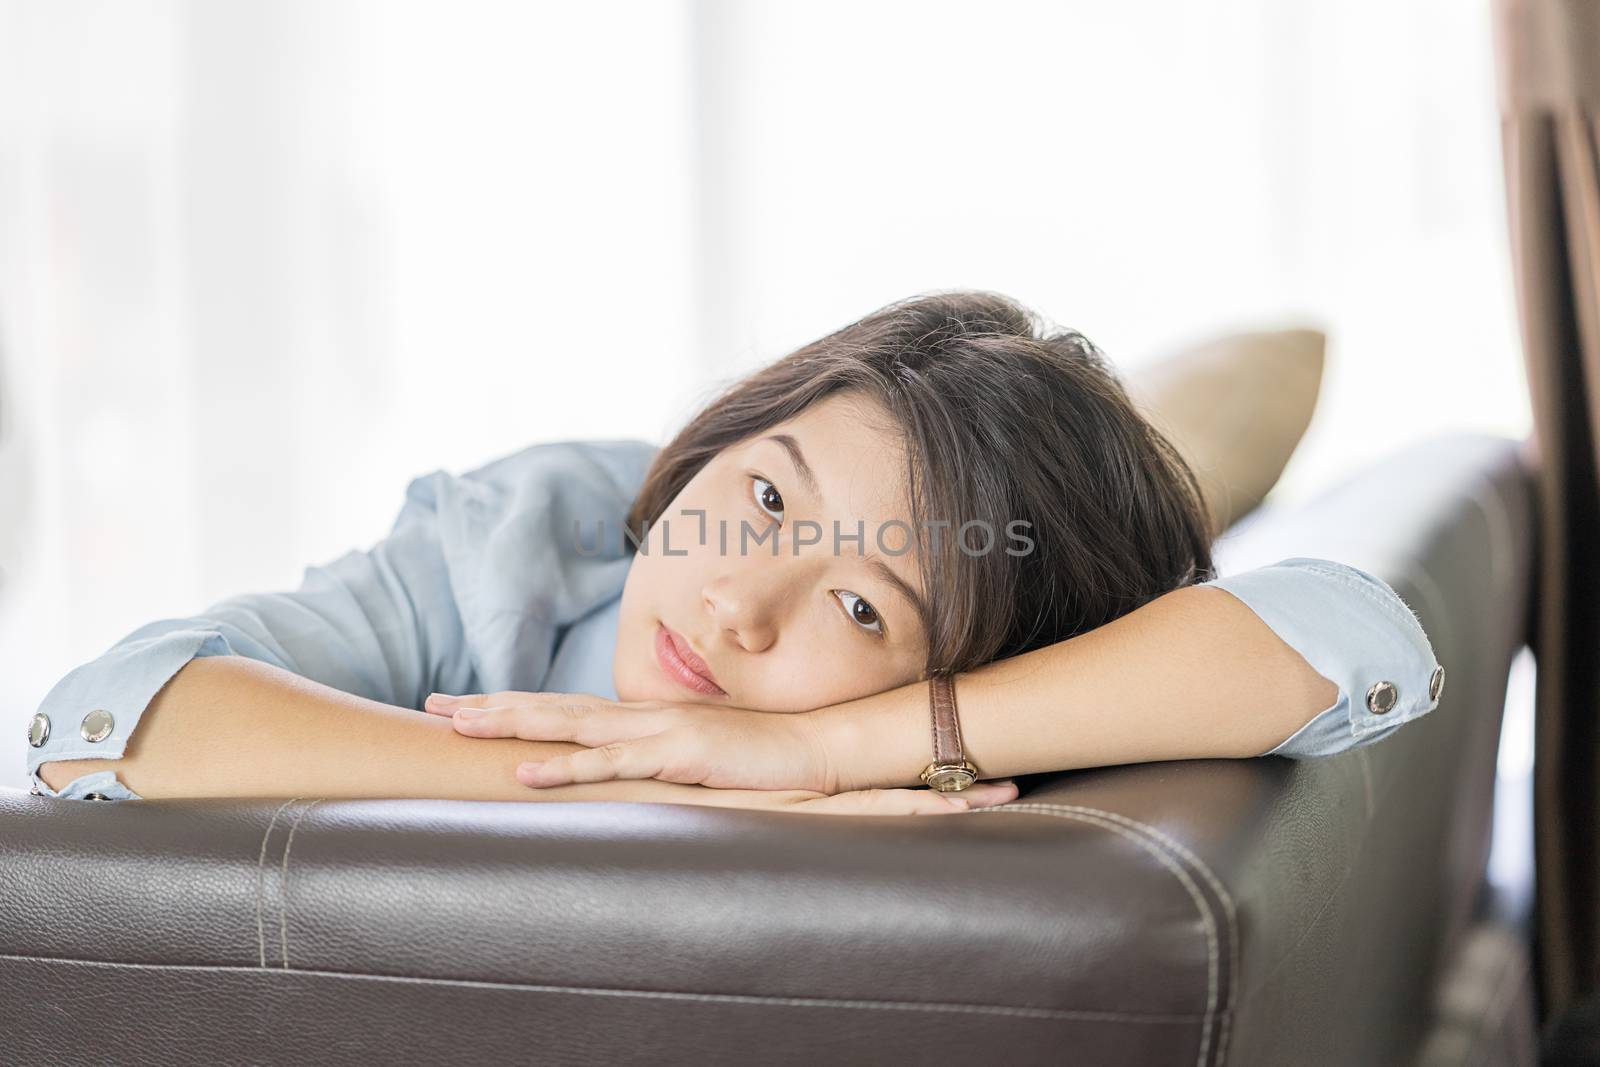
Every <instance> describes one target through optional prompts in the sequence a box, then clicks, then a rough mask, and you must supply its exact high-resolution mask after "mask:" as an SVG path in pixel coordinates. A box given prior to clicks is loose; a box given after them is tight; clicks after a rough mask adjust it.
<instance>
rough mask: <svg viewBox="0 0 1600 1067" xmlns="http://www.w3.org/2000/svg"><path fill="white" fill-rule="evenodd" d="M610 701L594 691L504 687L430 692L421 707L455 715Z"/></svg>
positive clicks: (605, 702)
mask: <svg viewBox="0 0 1600 1067" xmlns="http://www.w3.org/2000/svg"><path fill="white" fill-rule="evenodd" d="M569 703H580V704H608V703H610V701H608V700H606V699H605V698H604V697H599V696H595V695H594V694H593V693H528V692H523V691H521V690H517V689H502V690H500V691H499V692H495V693H467V694H464V695H462V696H451V695H450V694H449V693H429V694H428V698H427V699H426V700H424V701H423V702H422V710H423V711H426V712H428V713H430V714H433V715H453V714H455V712H456V709H458V708H494V707H500V706H502V705H505V706H510V707H526V706H530V705H532V706H540V705H546V704H569Z"/></svg>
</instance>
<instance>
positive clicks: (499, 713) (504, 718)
mask: <svg viewBox="0 0 1600 1067" xmlns="http://www.w3.org/2000/svg"><path fill="white" fill-rule="evenodd" d="M451 725H452V726H454V727H455V730H456V732H457V733H459V734H463V735H465V736H467V737H517V738H521V739H522V740H524V741H571V742H574V743H576V744H580V745H586V746H588V747H589V748H595V747H597V746H599V745H610V744H616V743H618V742H622V741H635V740H639V739H641V738H646V737H652V736H654V735H656V734H659V733H661V732H662V731H663V730H665V729H667V727H668V726H670V725H671V720H670V718H669V717H668V713H667V712H662V713H660V714H651V713H649V712H642V711H626V710H622V709H619V708H617V707H615V706H614V705H612V704H610V703H609V702H601V703H597V704H585V703H565V704H545V705H542V706H539V705H534V706H527V707H499V708H483V709H478V708H463V709H458V710H457V712H456V714H455V717H454V719H453V721H452V723H451Z"/></svg>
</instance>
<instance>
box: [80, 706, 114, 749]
mask: <svg viewBox="0 0 1600 1067" xmlns="http://www.w3.org/2000/svg"><path fill="white" fill-rule="evenodd" d="M116 724H117V721H116V720H115V719H113V718H112V717H111V713H110V712H109V711H106V710H105V709H104V708H99V709H96V710H95V711H91V712H90V713H89V714H87V715H85V716H84V717H83V725H82V726H81V727H80V728H79V729H78V733H79V734H80V735H81V736H82V737H83V739H84V740H85V741H104V740H105V739H106V738H108V737H110V736H111V728H112V727H113V726H115V725H116Z"/></svg>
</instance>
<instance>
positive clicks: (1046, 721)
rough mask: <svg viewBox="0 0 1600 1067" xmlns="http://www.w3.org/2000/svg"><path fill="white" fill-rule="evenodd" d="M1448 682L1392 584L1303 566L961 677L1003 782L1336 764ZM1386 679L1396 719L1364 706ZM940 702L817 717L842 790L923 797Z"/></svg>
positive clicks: (989, 762)
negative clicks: (1280, 759)
mask: <svg viewBox="0 0 1600 1067" xmlns="http://www.w3.org/2000/svg"><path fill="white" fill-rule="evenodd" d="M1437 667H1438V665H1437V663H1436V662H1435V661H1434V657H1433V651H1432V648H1431V647H1430V646H1429V644H1428V641H1427V637H1426V635H1425V634H1424V633H1423V631H1422V628H1421V626H1420V625H1419V624H1418V623H1417V621H1416V618H1415V616H1413V615H1412V614H1411V611H1410V609H1409V608H1407V607H1406V606H1405V603H1404V602H1403V601H1402V600H1400V598H1399V597H1398V596H1397V595H1396V594H1395V593H1394V591H1393V590H1391V589H1390V588H1389V587H1388V586H1387V585H1385V584H1384V583H1382V582H1380V581H1379V580H1378V579H1376V578H1374V577H1372V576H1371V575H1369V574H1366V573H1365V572H1363V571H1358V570H1356V569H1355V568H1351V567H1346V566H1344V565H1342V564H1337V563H1330V562H1327V561H1321V560H1302V559H1294V560H1285V561H1282V562H1281V563H1279V564H1275V565H1273V566H1271V567H1262V568H1257V569H1255V570H1253V571H1247V572H1244V573H1243V574H1241V575H1237V576H1233V577H1230V578H1226V579H1220V580H1218V581H1217V582H1214V583H1207V584H1205V585H1201V586H1193V587H1187V588H1183V589H1178V590H1174V591H1173V592H1170V593H1168V594H1166V595H1164V596H1161V597H1158V598H1157V599H1156V600H1154V601H1151V602H1150V603H1148V604H1146V605H1144V606H1143V607H1141V608H1139V609H1137V610H1136V611H1132V612H1129V613H1128V614H1127V615H1125V616H1123V617H1122V618H1120V619H1117V620H1115V621H1114V622H1111V623H1109V624H1108V625H1106V626H1102V627H1100V628H1098V629H1096V630H1093V631H1091V632H1089V633H1086V634H1082V635H1080V636H1078V637H1075V638H1072V639H1070V640H1067V641H1063V642H1060V643H1058V644H1055V645H1052V646H1050V647H1047V648H1042V649H1038V650H1035V651H1033V652H1029V653H1026V654H1024V655H1020V656H1015V657H1012V658H1010V659H1006V660H1001V661H998V662H995V663H991V664H988V665H986V666H984V667H982V668H979V669H978V670H975V671H972V672H971V673H969V674H964V675H962V676H961V677H960V679H959V681H958V684H957V696H958V701H959V707H960V716H961V734H962V740H963V743H964V746H965V748H966V751H967V753H968V756H969V758H970V759H971V760H972V761H973V762H974V763H976V764H977V765H978V766H979V767H980V768H981V769H982V771H983V774H984V776H985V777H1001V776H1007V775H1016V774H1033V773H1038V772H1043V771H1055V770H1069V769H1072V768H1076V767H1088V766H1100V765H1107V764H1119V763H1133V762H1140V761H1152V760H1172V759H1197V758H1210V757H1246V756H1257V755H1262V754H1265V753H1268V752H1273V753H1278V754H1282V755H1290V756H1305V755H1324V754H1330V753H1332V752H1336V751H1340V750H1342V749H1344V748H1350V747H1355V746H1356V745H1359V744H1363V743H1369V742H1370V741H1372V740H1376V739H1377V738H1378V737H1381V736H1385V735H1387V734H1388V733H1390V732H1392V731H1393V730H1394V729H1396V728H1398V726H1399V725H1400V724H1401V723H1403V722H1406V721H1409V720H1410V719H1412V718H1415V717H1417V716H1419V715H1421V714H1424V713H1426V712H1427V711H1429V710H1431V709H1432V707H1433V706H1434V705H1435V704H1436V703H1437V695H1436V692H1434V693H1430V688H1431V687H1430V684H1429V683H1430V680H1431V678H1432V675H1433V672H1434V671H1435V670H1437ZM1378 680H1387V681H1391V682H1392V683H1393V684H1394V685H1396V686H1397V687H1398V690H1399V693H1400V703H1399V704H1398V705H1397V706H1396V707H1395V708H1393V709H1392V710H1391V711H1389V712H1387V713H1383V714H1374V713H1373V712H1371V711H1369V710H1368V709H1367V707H1366V705H1365V697H1366V692H1367V688H1368V687H1369V686H1370V685H1371V684H1372V682H1375V681H1378ZM927 699H928V697H927V686H926V684H925V683H917V684H914V685H909V686H904V687H901V688H899V689H894V690H889V691H887V692H884V693H879V694H875V695H873V696H870V697H866V698H864V699H861V700H855V701H850V702H848V703H845V704H839V705H835V706H833V707H829V708H821V709H818V710H817V711H815V712H809V713H807V714H808V715H811V716H814V717H815V719H816V725H817V728H818V730H819V731H820V732H821V734H822V736H823V738H824V741H823V744H824V747H825V748H826V750H827V751H828V752H829V753H830V754H832V758H833V760H834V762H835V773H836V775H837V779H838V787H839V788H844V789H855V788H861V787H863V786H867V785H874V786H877V785H904V784H909V783H911V782H914V781H915V780H916V774H917V773H918V772H919V771H920V770H921V769H922V768H923V767H925V766H926V765H927V762H928V759H929V755H930V750H929V740H928V706H927ZM833 787H834V784H833V783H830V786H829V788H830V789H832V788H833Z"/></svg>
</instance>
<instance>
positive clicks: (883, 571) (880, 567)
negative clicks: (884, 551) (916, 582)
mask: <svg viewBox="0 0 1600 1067" xmlns="http://www.w3.org/2000/svg"><path fill="white" fill-rule="evenodd" d="M866 564H867V566H868V567H869V568H871V569H872V573H873V574H876V575H877V576H878V577H879V578H881V579H883V580H884V581H885V582H888V583H889V584H890V585H892V586H894V587H895V589H897V590H899V592H900V595H901V596H903V597H905V598H906V600H907V601H909V602H910V604H911V607H912V608H913V609H914V610H915V611H916V613H917V621H918V622H919V623H921V624H922V631H923V633H927V632H928V605H927V604H925V603H923V601H922V594H921V593H919V592H917V591H916V590H915V589H913V588H911V586H909V585H907V584H906V580H905V579H904V578H902V577H900V576H899V575H898V574H896V573H895V572H894V571H892V570H890V569H889V565H888V564H887V563H885V562H884V561H883V560H881V559H879V558H878V557H877V556H868V557H866Z"/></svg>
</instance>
